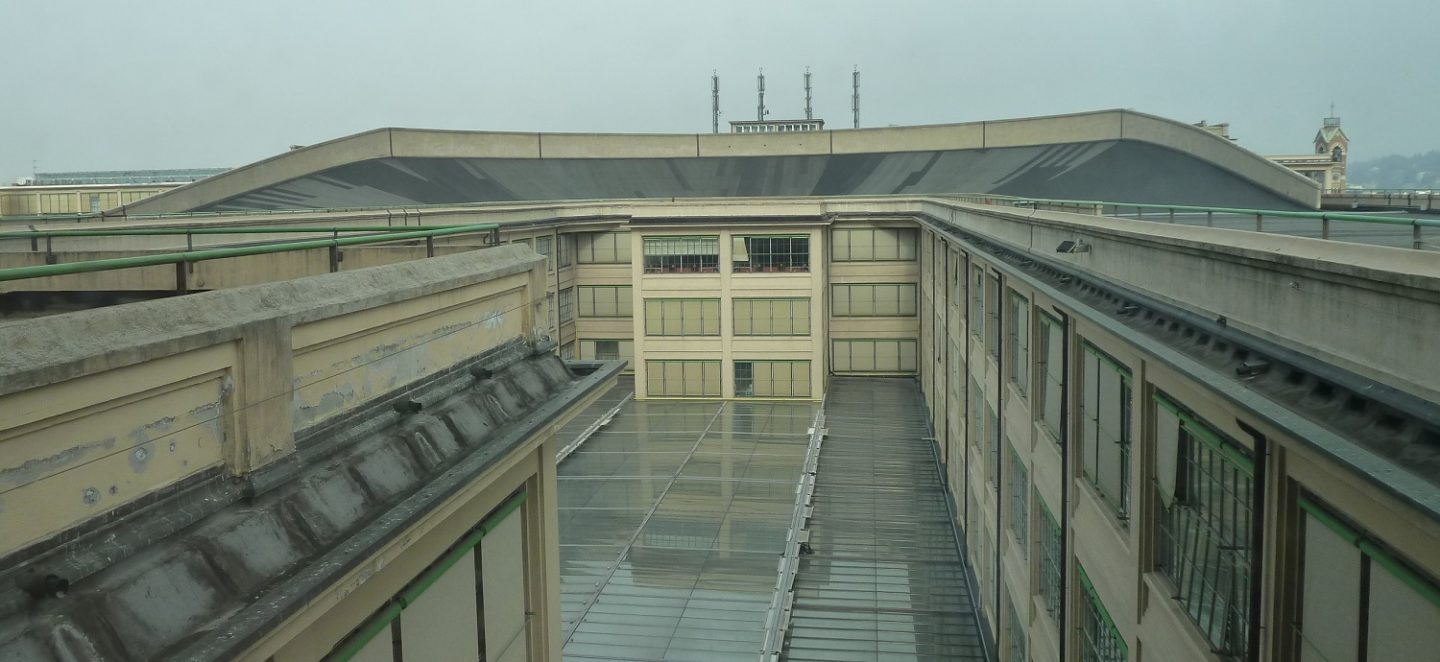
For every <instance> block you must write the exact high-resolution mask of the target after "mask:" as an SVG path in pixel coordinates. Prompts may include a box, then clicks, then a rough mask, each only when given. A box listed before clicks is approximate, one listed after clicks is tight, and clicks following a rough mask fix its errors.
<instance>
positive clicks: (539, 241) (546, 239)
mask: <svg viewBox="0 0 1440 662" xmlns="http://www.w3.org/2000/svg"><path fill="white" fill-rule="evenodd" d="M554 241H555V240H554V239H553V238H552V237H551V236H550V235H545V236H543V237H536V238H535V252H536V253H539V254H541V255H544V256H545V270H546V271H554V270H555V250H554V248H553V246H554Z"/></svg>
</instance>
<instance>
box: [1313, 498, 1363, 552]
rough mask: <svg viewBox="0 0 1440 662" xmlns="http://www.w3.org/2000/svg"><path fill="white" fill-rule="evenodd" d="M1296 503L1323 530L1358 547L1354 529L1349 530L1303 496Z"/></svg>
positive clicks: (1358, 540)
mask: <svg viewBox="0 0 1440 662" xmlns="http://www.w3.org/2000/svg"><path fill="white" fill-rule="evenodd" d="M1298 502H1299V504H1300V509H1301V510H1304V511H1305V512H1307V513H1309V514H1310V516H1311V517H1314V518H1315V519H1316V520H1317V521H1319V522H1320V523H1321V524H1324V525H1325V528H1327V529H1330V530H1331V531H1334V532H1335V535H1338V536H1340V537H1341V538H1343V539H1345V541H1346V542H1349V543H1350V544H1352V545H1356V546H1358V545H1359V544H1360V534H1359V533H1358V532H1356V531H1355V529H1352V528H1350V526H1349V525H1347V524H1345V523H1344V522H1341V521H1340V520H1338V519H1336V518H1335V516H1334V515H1331V514H1330V513H1329V512H1328V511H1326V510H1325V509H1324V507H1322V506H1321V505H1320V504H1318V503H1315V502H1314V501H1311V500H1309V499H1307V498H1305V497H1303V496H1302V497H1300V498H1299V499H1298Z"/></svg>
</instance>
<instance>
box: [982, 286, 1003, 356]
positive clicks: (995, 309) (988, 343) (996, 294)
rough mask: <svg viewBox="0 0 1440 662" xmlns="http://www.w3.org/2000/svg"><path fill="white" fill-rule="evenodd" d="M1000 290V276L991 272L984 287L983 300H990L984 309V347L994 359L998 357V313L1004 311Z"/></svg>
mask: <svg viewBox="0 0 1440 662" xmlns="http://www.w3.org/2000/svg"><path fill="white" fill-rule="evenodd" d="M1000 292H1001V289H1000V277H999V276H996V275H994V274H991V275H990V278H989V279H988V280H987V282H986V289H985V300H986V301H989V302H990V307H989V308H987V309H986V310H985V349H986V350H987V351H989V352H990V356H993V357H995V359H996V360H999V359H1000V344H1001V343H1000V315H1001V314H1002V313H1003V312H1004V308H1003V307H1002V305H1003V300H1002V299H1001V297H1000Z"/></svg>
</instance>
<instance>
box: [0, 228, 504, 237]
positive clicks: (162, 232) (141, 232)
mask: <svg viewBox="0 0 1440 662" xmlns="http://www.w3.org/2000/svg"><path fill="white" fill-rule="evenodd" d="M489 225H491V226H492V227H493V228H499V227H500V226H498V225H493V224H489ZM461 227H481V226H479V225H474V224H471V225H425V226H415V225H355V226H350V227H334V226H310V227H306V226H291V225H284V226H274V227H265V226H258V227H257V226H236V227H193V226H188V227H173V228H107V229H101V230H24V231H14V232H0V239H36V238H40V239H43V238H45V237H168V236H179V235H187V234H207V235H208V234H218V235H226V234H303V233H312V234H335V233H342V232H415V231H421V230H446V229H450V228H461Z"/></svg>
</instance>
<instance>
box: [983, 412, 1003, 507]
mask: <svg viewBox="0 0 1440 662" xmlns="http://www.w3.org/2000/svg"><path fill="white" fill-rule="evenodd" d="M985 452H986V460H987V461H988V464H987V468H986V471H985V480H988V481H990V489H992V490H994V491H995V492H996V493H997V494H996V496H997V497H998V496H999V494H998V493H999V491H1000V416H999V415H998V414H997V413H996V412H995V407H993V406H991V404H990V400H989V399H988V398H987V399H986V400H985Z"/></svg>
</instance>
